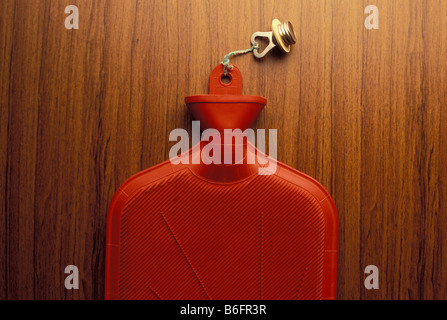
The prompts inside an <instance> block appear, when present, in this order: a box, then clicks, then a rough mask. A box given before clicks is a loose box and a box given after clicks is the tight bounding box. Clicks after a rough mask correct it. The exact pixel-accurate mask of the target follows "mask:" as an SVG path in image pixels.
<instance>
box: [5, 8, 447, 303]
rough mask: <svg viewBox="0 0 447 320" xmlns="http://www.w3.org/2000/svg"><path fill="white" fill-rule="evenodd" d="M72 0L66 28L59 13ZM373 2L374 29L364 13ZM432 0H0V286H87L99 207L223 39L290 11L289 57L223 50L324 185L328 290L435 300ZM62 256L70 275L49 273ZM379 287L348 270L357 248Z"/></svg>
mask: <svg viewBox="0 0 447 320" xmlns="http://www.w3.org/2000/svg"><path fill="white" fill-rule="evenodd" d="M69 4H73V5H77V6H78V8H79V10H80V29H79V30H66V29H65V27H64V20H65V17H66V14H65V13H64V10H65V7H66V6H67V5H69ZM369 4H375V5H377V6H378V8H379V10H380V29H379V30H371V31H368V30H366V28H365V27H364V25H363V21H364V19H365V17H366V15H365V14H364V13H363V11H364V8H365V7H366V6H367V5H369ZM445 12H447V2H446V1H443V0H430V1H428V0H425V1H409V0H396V1H384V0H377V1H375V2H374V3H372V2H371V3H370V2H369V1H350V0H339V1H330V0H320V1H310V0H299V1H273V0H271V1H267V0H266V1H262V0H260V1H217V0H209V1H182V0H168V1H155V0H153V1H149V0H145V1H143V0H140V1H137V0H109V1H106V0H95V1H89V0H72V1H70V2H69V3H68V2H67V1H62V0H46V1H44V0H39V1H38V0H32V1H31V0H15V1H14V0H3V1H1V2H0V43H1V56H0V72H1V76H0V79H1V80H0V81H1V88H0V108H1V109H0V111H1V113H0V147H1V153H0V194H1V197H0V239H1V245H0V299H102V298H103V297H104V263H105V251H104V249H105V232H106V218H107V209H108V205H109V203H110V201H111V198H112V196H113V194H114V192H115V190H116V189H117V188H118V187H119V185H120V184H121V183H123V182H124V181H125V180H126V179H127V178H128V177H130V176H131V175H133V174H134V173H136V172H138V171H140V170H142V169H145V168H148V167H151V166H153V165H155V164H157V163H160V162H162V161H163V160H165V159H167V158H168V154H169V148H170V147H171V145H172V143H170V142H169V141H168V136H169V132H170V131H171V130H173V129H175V128H186V129H188V130H190V128H191V120H192V118H191V116H190V115H189V114H188V112H187V109H186V107H185V104H184V97H185V96H188V95H193V94H202V93H206V92H207V84H208V77H209V73H210V71H211V70H212V68H213V67H214V66H215V65H217V64H218V63H219V62H220V61H221V60H222V59H223V56H224V55H225V54H226V53H228V52H229V51H232V50H236V49H243V48H247V47H249V39H250V36H251V34H252V33H253V32H255V31H268V30H269V27H270V23H271V21H272V19H273V18H275V17H277V18H280V19H283V20H285V19H288V20H290V21H291V22H292V23H293V24H294V27H295V29H296V31H297V44H296V45H295V46H294V48H293V49H292V52H291V53H290V54H288V55H287V56H285V55H282V54H280V53H273V54H271V55H269V56H268V57H267V58H266V59H265V60H264V61H262V62H257V61H256V60H255V59H254V58H253V57H252V56H251V55H247V56H241V57H236V58H234V59H233V60H232V62H233V63H235V64H236V65H237V66H238V67H239V68H240V69H241V71H242V73H243V75H244V84H245V87H244V92H245V94H251V95H261V96H264V97H266V98H267V99H268V105H267V107H266V108H265V110H264V111H263V113H262V115H261V116H260V118H259V119H258V121H257V123H256V127H257V128H266V129H270V128H274V129H278V159H279V160H280V161H282V162H284V163H286V164H288V165H291V166H293V167H295V168H297V169H299V170H300V171H302V172H305V173H307V174H309V175H311V176H313V177H315V178H316V179H317V180H319V181H320V182H322V184H323V185H324V186H325V187H326V188H327V190H328V191H329V192H330V194H331V195H332V196H333V198H334V200H335V202H336V205H337V208H338V212H339V220H340V229H339V230H340V231H339V268H338V298H340V299H447V268H446V266H447V237H446V230H447V204H446V203H447V166H446V165H445V163H444V161H445V158H446V156H447V128H446V127H447V126H446V124H447V116H446V112H445V110H443V108H445V105H446V102H447V90H446V88H447V58H446V57H447V17H446V16H445V14H444V13H445ZM71 264H74V265H77V266H78V267H79V270H80V275H81V286H80V290H74V291H67V290H65V288H64V278H65V275H64V268H65V266H67V265H71ZM370 264H373V265H377V266H378V268H379V270H380V289H379V290H366V289H365V288H364V286H363V281H364V279H365V275H364V273H363V270H364V268H365V267H366V266H367V265H370Z"/></svg>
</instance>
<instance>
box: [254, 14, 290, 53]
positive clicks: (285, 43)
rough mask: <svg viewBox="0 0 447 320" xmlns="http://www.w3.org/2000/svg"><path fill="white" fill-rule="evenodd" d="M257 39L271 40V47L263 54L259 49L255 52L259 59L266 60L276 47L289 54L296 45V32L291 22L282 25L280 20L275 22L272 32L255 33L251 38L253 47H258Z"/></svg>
mask: <svg viewBox="0 0 447 320" xmlns="http://www.w3.org/2000/svg"><path fill="white" fill-rule="evenodd" d="M256 38H267V39H269V45H268V46H267V48H265V49H264V50H263V51H262V52H259V48H258V49H254V50H253V54H254V56H255V57H256V58H258V59H262V58H264V57H265V56H266V55H267V54H268V53H269V52H270V51H271V50H272V49H273V48H275V47H279V48H280V49H281V51H282V52H285V53H288V52H290V47H291V45H293V44H295V43H296V35H295V31H294V30H293V26H292V24H291V23H290V21H287V22H284V23H281V21H279V20H278V19H274V20H273V22H272V31H270V32H255V33H253V35H252V36H251V44H252V45H253V46H254V45H255V44H256V45H257V42H256Z"/></svg>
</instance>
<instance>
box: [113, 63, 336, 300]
mask: <svg viewBox="0 0 447 320" xmlns="http://www.w3.org/2000/svg"><path fill="white" fill-rule="evenodd" d="M222 75H223V68H222V65H219V66H217V67H216V68H215V69H214V70H213V71H212V73H211V77H210V86H209V90H210V94H208V95H198V96H192V97H187V98H186V104H187V105H188V107H189V109H190V111H191V112H192V114H193V115H194V117H195V118H196V119H197V120H199V121H200V125H201V128H202V129H208V128H214V129H217V130H219V132H221V133H222V134H224V129H237V128H238V129H241V130H242V131H244V130H245V129H247V128H249V127H250V126H251V125H252V124H253V123H254V121H255V120H256V118H257V116H258V115H259V113H260V112H261V110H262V109H263V107H264V106H265V104H266V99H265V98H262V97H257V96H247V95H242V76H241V73H240V71H239V69H238V68H237V67H235V66H234V67H233V69H232V70H230V71H229V76H230V78H231V82H230V83H228V84H225V83H223V82H222V81H221V78H222ZM223 139H224V136H222V141H221V143H222V146H223V144H224V141H223ZM232 141H233V143H235V144H236V139H233V140H232ZM243 144H244V148H243V150H244V152H243V161H239V162H238V163H235V164H228V165H226V164H216V163H212V164H205V163H204V162H203V161H197V159H199V160H200V156H201V151H203V148H205V147H206V143H205V142H201V143H199V144H197V145H196V146H194V147H192V149H190V150H189V151H188V152H187V153H184V154H183V155H181V157H187V158H188V160H190V161H183V162H188V163H180V164H173V162H171V161H166V162H164V163H161V164H159V165H157V166H155V167H152V168H150V169H147V170H145V171H143V172H140V173H138V174H136V175H135V176H133V177H132V178H130V179H129V180H127V181H126V182H125V183H124V184H123V185H122V186H121V187H120V188H119V189H118V191H117V192H116V194H115V196H114V198H113V200H112V203H111V205H110V209H109V216H108V226H107V257H106V299H170V300H172V299H216V300H217V299H219V300H221V299H225V300H233V299H244V300H245V299H250V300H254V299H335V296H336V264H337V233H338V220H337V212H336V208H335V205H334V203H333V201H332V199H331V197H330V196H329V194H328V193H327V191H326V190H325V189H324V188H323V187H322V186H321V185H320V184H319V183H318V182H317V181H315V180H314V179H312V178H310V177H308V176H306V175H304V174H303V173H301V172H299V171H297V170H295V169H293V168H291V167H288V166H287V165H284V164H282V163H280V162H275V166H271V164H272V161H275V160H273V159H271V158H269V157H267V156H265V155H263V154H261V153H260V152H259V151H258V150H257V149H256V148H255V147H254V146H253V145H252V144H250V143H248V142H247V140H244V142H243ZM253 154H256V155H257V156H256V158H255V161H254V162H251V164H249V163H248V162H249V161H246V160H247V158H248V157H249V156H252V155H253ZM222 157H223V156H222ZM259 157H261V158H259ZM262 157H264V159H262ZM202 159H203V157H202ZM183 160H186V159H185V158H183ZM194 160H195V161H194ZM260 160H262V161H260ZM266 161H270V162H269V163H268V164H266ZM197 162H199V163H198V164H197ZM261 163H262V164H261ZM271 167H275V169H274V170H273V171H272V170H271V169H270V168H271ZM268 170H271V172H269V171H268Z"/></svg>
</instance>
